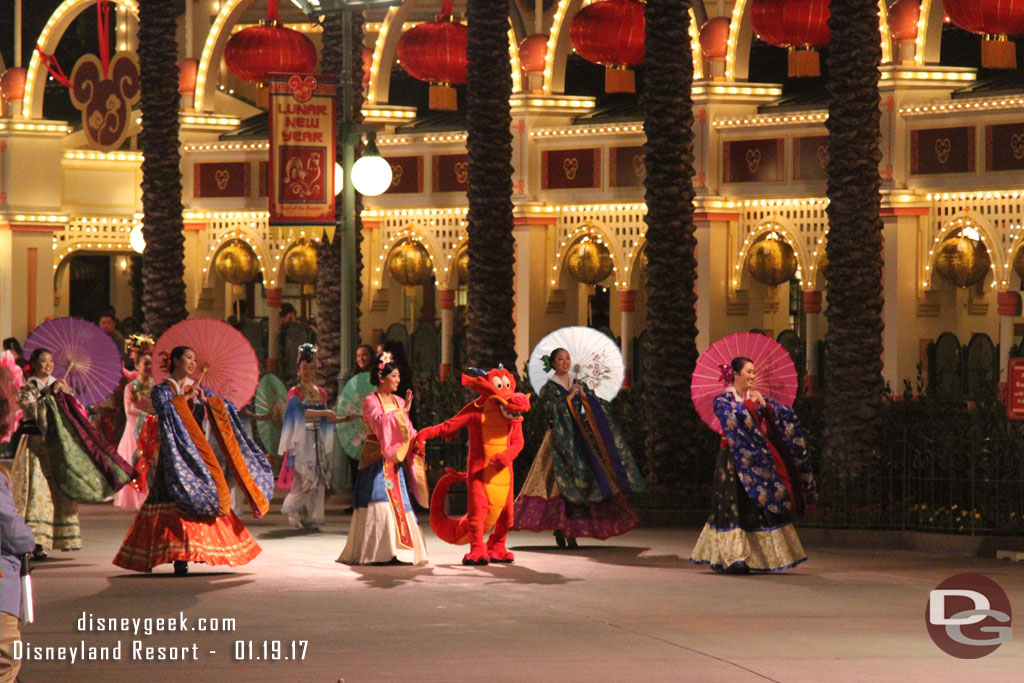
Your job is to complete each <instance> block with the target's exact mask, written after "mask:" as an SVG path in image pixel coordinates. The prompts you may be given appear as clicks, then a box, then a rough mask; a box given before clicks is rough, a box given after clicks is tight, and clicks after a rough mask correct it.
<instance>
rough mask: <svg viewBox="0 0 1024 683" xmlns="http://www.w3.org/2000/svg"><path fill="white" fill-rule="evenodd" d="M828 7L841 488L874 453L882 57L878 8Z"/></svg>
mask: <svg viewBox="0 0 1024 683" xmlns="http://www.w3.org/2000/svg"><path fill="white" fill-rule="evenodd" d="M831 8H832V18H831V19H830V20H829V28H830V30H831V32H832V41H831V43H830V44H829V52H828V70H829V74H830V78H829V81H828V92H829V112H828V113H829V115H828V121H827V123H826V125H827V126H828V132H829V162H828V198H829V206H828V222H829V231H828V244H827V246H826V254H827V256H828V265H827V266H826V267H825V282H826V285H827V288H828V309H827V310H826V311H825V316H826V318H827V320H828V332H827V333H826V335H825V344H826V347H827V349H828V352H827V354H826V356H825V379H826V387H827V389H826V392H825V393H826V396H825V401H826V403H825V427H824V437H825V446H824V468H825V473H826V475H829V479H830V480H831V481H832V482H833V484H832V485H833V486H834V487H836V486H838V487H839V489H841V488H842V486H843V485H844V483H845V484H850V483H852V481H853V480H852V479H851V477H855V476H856V475H857V470H858V468H859V467H861V466H863V465H866V464H868V463H869V462H870V461H871V460H872V459H873V458H874V457H875V455H876V454H877V453H878V448H879V446H880V444H879V443H878V437H877V434H878V433H879V429H878V426H879V420H880V411H881V408H882V404H881V393H882V388H883V385H884V382H883V380H882V327H883V324H882V221H881V219H880V218H879V216H878V211H879V204H880V202H881V198H880V195H879V183H880V181H879V176H878V164H879V162H880V160H881V152H880V150H879V140H880V139H881V133H880V130H879V118H880V114H879V93H878V80H879V71H878V65H879V63H880V62H881V59H882V51H881V47H880V45H881V38H880V35H879V29H878V3H877V2H876V1H875V0H842V1H841V2H840V1H833V2H832V5H831ZM849 491H850V492H852V491H853V488H850V489H849ZM837 493H841V490H837Z"/></svg>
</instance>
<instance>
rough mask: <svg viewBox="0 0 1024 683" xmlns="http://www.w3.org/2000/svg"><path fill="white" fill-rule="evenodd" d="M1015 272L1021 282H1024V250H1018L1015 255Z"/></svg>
mask: <svg viewBox="0 0 1024 683" xmlns="http://www.w3.org/2000/svg"><path fill="white" fill-rule="evenodd" d="M1013 272H1015V273H1017V277H1019V278H1020V280H1021V282H1024V249H1017V253H1016V254H1014V255H1013Z"/></svg>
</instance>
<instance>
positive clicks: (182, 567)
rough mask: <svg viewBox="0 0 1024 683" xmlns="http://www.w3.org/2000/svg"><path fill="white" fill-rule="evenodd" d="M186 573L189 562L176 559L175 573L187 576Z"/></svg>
mask: <svg viewBox="0 0 1024 683" xmlns="http://www.w3.org/2000/svg"><path fill="white" fill-rule="evenodd" d="M185 574H188V562H186V561H185V560H175V561H174V575H175V576H185Z"/></svg>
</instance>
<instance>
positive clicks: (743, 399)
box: [690, 357, 814, 574]
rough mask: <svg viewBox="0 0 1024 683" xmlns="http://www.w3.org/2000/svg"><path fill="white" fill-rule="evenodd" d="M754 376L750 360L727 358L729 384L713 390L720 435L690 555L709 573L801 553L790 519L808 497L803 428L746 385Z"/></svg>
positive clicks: (780, 561) (763, 566)
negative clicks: (707, 506)
mask: <svg viewBox="0 0 1024 683" xmlns="http://www.w3.org/2000/svg"><path fill="white" fill-rule="evenodd" d="M754 377H755V368H754V363H753V361H751V360H750V359H749V358H743V357H738V358H734V359H733V361H732V366H731V368H730V367H729V366H724V368H723V380H724V381H728V380H729V379H731V380H732V386H730V387H729V388H728V389H726V390H725V391H724V392H723V393H722V394H720V395H718V396H716V397H715V403H714V407H715V415H716V416H717V417H718V420H719V423H720V424H721V425H722V429H723V430H724V432H725V436H724V438H723V439H722V448H721V449H720V451H719V453H718V460H717V461H716V464H715V480H714V493H713V499H712V510H711V515H710V517H708V521H707V524H705V525H704V529H703V530H702V531H701V534H700V537H699V538H698V539H697V544H696V545H695V546H694V548H693V553H692V554H691V556H690V561H691V562H694V563H696V564H709V565H711V568H712V569H713V570H715V571H717V572H725V573H730V574H733V573H735V574H746V573H749V572H777V571H782V570H784V569H789V568H791V567H794V566H796V565H797V564H799V563H801V562H803V561H804V560H806V559H807V556H806V555H805V554H804V549H803V546H802V545H801V544H800V539H799V538H798V537H797V534H796V529H795V528H794V527H793V522H792V517H793V515H794V514H795V515H802V514H803V511H804V507H805V506H806V505H807V504H809V503H811V502H812V501H813V498H814V476H813V474H812V473H811V466H810V462H809V461H808V459H807V447H806V444H805V442H804V434H803V429H802V428H801V427H800V422H799V420H797V417H796V414H795V413H794V412H793V409H792V408H790V407H788V406H785V405H783V404H781V403H778V402H777V401H774V400H772V399H771V398H767V397H765V396H762V395H761V392H759V391H757V390H756V389H753V388H751V387H752V384H753V381H754Z"/></svg>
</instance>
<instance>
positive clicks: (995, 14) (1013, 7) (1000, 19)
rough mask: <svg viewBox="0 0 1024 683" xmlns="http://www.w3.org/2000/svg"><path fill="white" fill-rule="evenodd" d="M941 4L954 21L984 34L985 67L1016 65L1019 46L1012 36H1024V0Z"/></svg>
mask: <svg viewBox="0 0 1024 683" xmlns="http://www.w3.org/2000/svg"><path fill="white" fill-rule="evenodd" d="M942 6H943V8H944V9H945V10H946V16H947V17H949V19H950V20H951V21H952V22H953V23H954V24H956V25H957V26H959V27H960V28H962V29H964V30H967V31H970V32H972V33H981V34H983V35H984V36H985V37H984V40H982V42H981V65H982V66H983V67H985V68H986V69H1016V68H1017V47H1016V45H1014V43H1013V41H1011V40H1010V39H1009V36H1019V35H1024V0H942Z"/></svg>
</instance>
